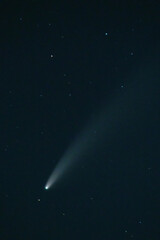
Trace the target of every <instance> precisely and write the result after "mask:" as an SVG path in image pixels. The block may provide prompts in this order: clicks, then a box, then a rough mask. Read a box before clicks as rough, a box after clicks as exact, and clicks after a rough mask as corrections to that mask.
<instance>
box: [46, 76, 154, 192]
mask: <svg viewBox="0 0 160 240" xmlns="http://www.w3.org/2000/svg"><path fill="white" fill-rule="evenodd" d="M148 83H149V82H148ZM153 85H154V84H153ZM153 94H154V93H153V92H152V91H151V87H150V84H147V82H146V80H145V82H144V81H142V80H141V79H138V80H137V81H135V82H132V83H131V84H130V85H128V86H127V89H123V91H122V92H120V93H119V94H118V95H117V96H114V99H111V101H110V102H108V103H107V105H106V104H105V107H102V109H101V110H100V111H99V113H98V114H97V116H96V117H95V118H94V119H92V120H90V121H89V122H88V124H87V126H86V127H85V128H84V130H82V132H81V133H80V134H79V135H78V136H77V137H76V139H75V140H74V141H73V143H72V144H71V145H70V146H69V147H68V149H67V150H66V152H64V154H63V156H62V158H61V159H60V160H59V162H58V164H57V165H56V167H55V169H54V170H53V172H52V173H51V175H50V176H49V178H48V180H47V182H46V185H45V189H46V190H48V189H50V188H51V187H53V186H55V185H56V184H57V183H58V182H59V181H60V180H62V179H64V177H66V176H69V175H70V172H71V171H73V169H74V168H75V167H77V166H79V164H80V163H81V161H82V160H83V159H86V157H87V156H89V155H90V154H91V153H92V154H93V152H94V151H96V150H97V149H98V148H99V147H100V146H101V145H102V143H103V141H104V140H105V142H106V141H108V142H111V141H114V139H115V138H116V137H117V132H118V134H119V136H122V135H123V131H124V130H125V129H126V127H128V128H130V126H132V125H133V124H135V121H138V123H139V122H142V121H144V117H145V115H146V116H147V114H148V110H149V107H147V106H150V105H149V104H150V97H152V96H153ZM144 106H145V108H144ZM137 116H138V117H137ZM129 124H130V125H129ZM120 131H121V134H120Z"/></svg>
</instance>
